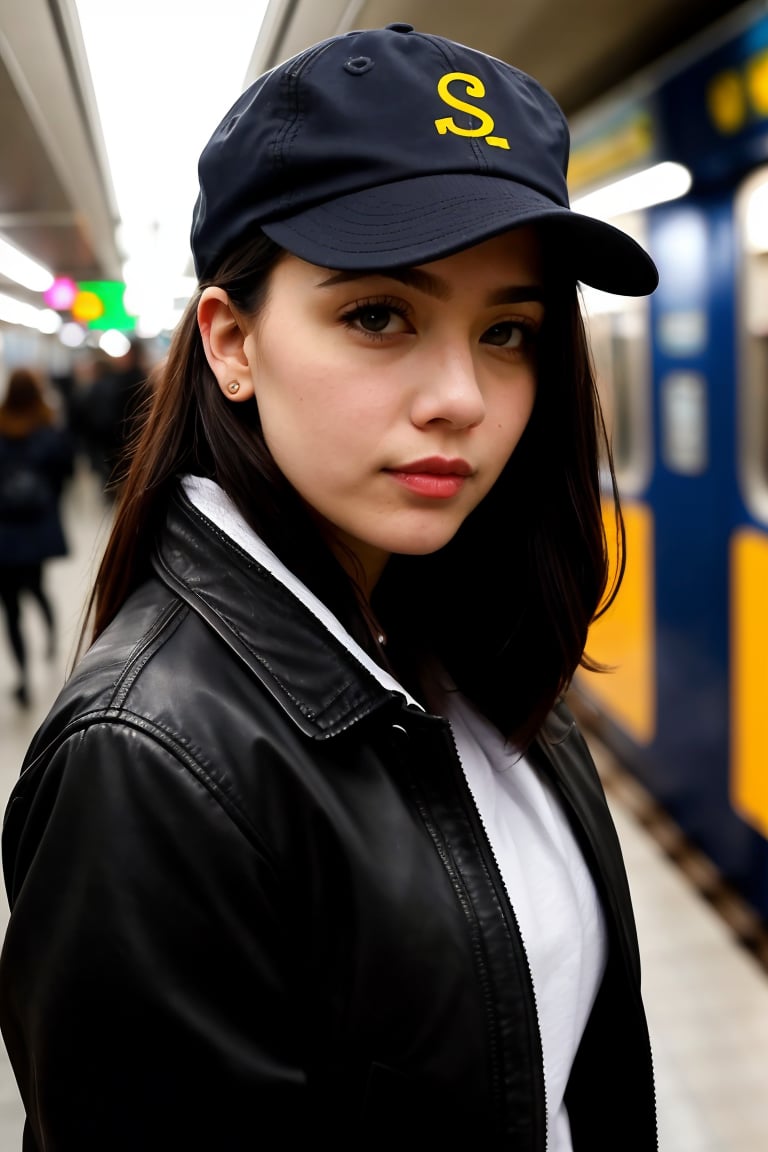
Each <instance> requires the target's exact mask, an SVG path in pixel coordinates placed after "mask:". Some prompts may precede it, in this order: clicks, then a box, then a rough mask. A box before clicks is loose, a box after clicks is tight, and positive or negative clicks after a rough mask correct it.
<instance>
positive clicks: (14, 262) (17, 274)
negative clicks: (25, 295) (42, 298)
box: [0, 237, 53, 292]
mask: <svg viewBox="0 0 768 1152" xmlns="http://www.w3.org/2000/svg"><path fill="white" fill-rule="evenodd" d="M0 274H1V275H3V276H5V277H6V279H8V280H13V281H14V283H16V284H21V285H22V287H23V288H29V289H30V291H31V292H45V291H46V290H47V289H48V288H50V286H51V284H53V273H52V272H51V271H50V269H48V268H44V267H43V265H42V264H38V262H37V261H36V260H33V259H32V257H31V256H27V255H26V253H25V252H22V251H21V250H20V249H19V248H15V247H14V246H13V244H9V243H8V241H7V240H3V239H2V237H0Z"/></svg>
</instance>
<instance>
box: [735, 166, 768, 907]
mask: <svg viewBox="0 0 768 1152" xmlns="http://www.w3.org/2000/svg"><path fill="white" fill-rule="evenodd" d="M735 220H736V237H737V247H738V252H739V257H740V261H739V276H738V281H737V285H738V292H737V300H738V308H737V339H738V371H737V387H736V404H737V413H738V419H737V430H736V437H737V438H736V459H737V463H738V485H739V499H738V501H737V509H736V517H735V524H734V530H733V533H732V536H731V540H730V596H731V614H730V615H731V653H730V656H731V659H730V701H731V749H730V750H731V801H732V804H733V807H734V809H735V810H736V811H737V812H738V813H739V814H740V816H741V817H742V818H743V819H744V820H745V821H746V822H747V823H748V824H749V825H750V827H751V828H753V829H754V830H755V831H756V832H757V833H758V834H759V835H760V837H761V838H762V857H763V867H762V869H759V870H758V869H755V872H756V875H762V876H763V881H762V891H761V892H759V893H758V894H757V896H756V899H757V902H758V904H762V906H763V907H768V843H766V841H768V725H766V701H767V700H768V166H765V167H763V168H760V169H759V170H757V171H756V172H753V173H752V174H751V175H750V176H749V177H748V178H747V179H746V180H745V181H744V183H743V184H742V186H741V188H740V189H739V191H738V194H737V197H736V204H735Z"/></svg>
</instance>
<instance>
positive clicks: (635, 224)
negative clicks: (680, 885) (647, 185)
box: [569, 4, 768, 921]
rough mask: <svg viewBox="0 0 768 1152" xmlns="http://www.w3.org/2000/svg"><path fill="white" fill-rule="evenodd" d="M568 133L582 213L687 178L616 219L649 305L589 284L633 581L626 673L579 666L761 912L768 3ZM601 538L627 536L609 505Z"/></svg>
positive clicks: (675, 811) (616, 728)
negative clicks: (655, 277)
mask: <svg viewBox="0 0 768 1152" xmlns="http://www.w3.org/2000/svg"><path fill="white" fill-rule="evenodd" d="M572 130H573V131H572V136H573V138H572V156H571V166H570V171H569V183H570V187H571V195H572V202H573V204H574V206H575V207H577V208H578V207H580V206H581V205H583V206H584V208H585V210H587V207H588V206H590V207H592V206H594V207H595V208H597V206H598V203H597V201H596V200H592V201H590V199H589V189H590V187H593V186H596V185H598V184H599V185H602V186H604V185H606V183H609V182H611V181H613V180H615V181H619V180H621V179H623V181H624V186H626V183H627V181H626V179H624V178H625V175H626V173H637V172H638V171H641V170H642V171H647V170H648V169H650V170H651V172H652V175H651V183H652V185H655V187H652V191H651V196H650V197H649V199H656V198H657V195H655V194H658V198H660V197H661V196H662V195H663V194H664V193H663V191H662V187H661V185H662V181H663V179H664V178H665V177H666V176H667V175H668V174H669V173H671V174H672V176H673V177H675V176H677V177H678V178H680V177H681V175H682V179H683V180H684V184H682V185H680V187H678V188H677V191H676V194H675V195H674V198H672V199H666V200H665V201H664V202H662V203H656V204H653V205H651V206H648V207H638V208H636V209H635V210H634V211H633V210H632V209H631V207H628V208H627V210H626V211H625V212H624V214H622V215H620V216H618V217H615V218H614V221H613V222H614V223H618V224H619V225H620V226H622V227H624V228H625V229H626V230H627V231H629V232H631V233H632V234H633V235H635V236H636V238H637V239H638V240H639V241H640V242H641V243H642V244H643V245H644V246H645V247H646V248H647V249H648V250H649V251H650V252H651V254H652V255H653V257H654V259H655V261H656V263H657V265H658V268H659V273H660V283H659V287H658V289H657V291H656V292H655V293H654V295H653V296H652V297H651V298H650V299H647V300H645V299H643V300H633V299H629V298H619V299H618V300H616V299H615V298H614V299H613V301H611V300H610V299H609V298H605V299H603V298H601V297H600V296H599V295H598V294H594V293H589V292H588V290H585V297H584V300H585V309H586V312H587V314H588V323H589V327H590V331H591V337H592V344H593V351H594V359H595V365H596V369H597V375H598V381H599V388H600V390H601V392H602V395H603V401H604V408H605V412H606V420H607V423H608V425H609V428H610V431H611V435H612V440H613V448H614V453H615V464H616V471H617V480H618V486H619V490H620V493H621V496H622V504H623V511H624V517H625V524H626V546H625V558H626V574H625V578H624V581H623V584H622V587H621V590H620V593H619V595H618V597H617V599H616V601H615V602H614V604H613V605H612V606H611V607H610V608H609V609H608V610H607V611H606V612H605V613H604V615H603V616H602V617H600V618H599V619H598V620H597V621H596V622H595V623H594V624H593V627H592V630H591V632H590V637H589V642H588V645H587V651H588V652H589V654H590V655H591V656H592V657H593V658H594V659H596V660H599V661H601V662H603V663H605V664H607V665H609V666H610V667H611V669H612V670H611V671H608V672H603V673H587V672H582V671H579V673H578V675H577V680H576V683H575V685H574V690H573V691H574V695H575V698H576V701H577V703H579V702H583V703H585V704H586V706H587V715H588V716H590V717H591V718H592V722H593V723H594V724H595V727H596V728H597V729H598V730H599V733H600V736H601V738H602V739H603V741H604V742H605V743H606V744H607V745H608V746H609V747H610V748H611V749H612V750H613V751H614V753H615V754H616V756H617V758H618V759H619V760H620V761H621V762H622V763H623V764H624V765H625V766H626V767H628V768H629V769H630V771H631V773H632V774H633V775H634V776H635V777H636V778H637V779H638V780H639V781H640V783H641V784H642V785H643V786H644V788H645V789H646V790H647V792H648V793H650V795H651V796H652V797H653V798H654V799H655V800H656V801H657V802H658V804H659V805H660V807H661V808H662V809H663V811H664V812H666V813H668V814H669V815H670V816H671V817H672V819H673V820H674V822H675V823H676V824H677V826H678V828H679V829H680V830H681V831H682V832H683V833H684V835H685V837H686V838H687V840H688V841H689V842H690V844H691V845H693V846H695V847H696V848H698V849H699V850H700V851H701V852H702V853H703V854H704V856H705V857H707V858H708V859H709V860H710V861H711V862H712V863H713V864H714V865H715V868H716V869H717V873H718V875H719V876H720V877H722V879H723V881H724V882H725V883H726V884H727V885H728V886H729V887H730V888H731V889H732V890H733V891H734V892H736V893H737V894H740V896H741V897H742V898H743V899H744V900H745V901H746V902H747V903H748V904H749V906H750V907H751V908H752V909H754V910H755V911H756V912H757V914H758V917H759V918H760V919H761V920H762V921H766V920H768V9H767V8H766V5H765V4H759V5H757V4H751V5H746V6H743V7H741V8H739V9H738V11H735V12H734V13H733V14H732V15H731V16H729V17H727V18H725V19H724V20H722V21H721V22H719V23H718V24H717V25H715V26H714V27H713V29H711V30H710V31H708V32H706V33H704V34H702V35H701V36H700V37H698V38H697V39H695V40H694V41H692V42H691V43H689V44H688V45H686V46H685V48H683V49H682V50H679V51H677V52H676V53H675V54H674V55H670V56H668V57H666V58H664V59H662V60H661V61H660V62H659V63H658V64H657V65H654V66H653V68H652V69H651V70H648V71H646V72H644V73H642V74H641V75H639V76H638V77H636V78H635V79H634V80H633V81H630V82H627V84H626V85H625V86H623V87H620V88H617V89H614V90H613V91H612V93H611V94H609V95H608V96H606V97H604V98H603V99H601V100H600V101H599V103H597V104H595V105H593V106H591V107H590V108H589V109H585V110H584V111H583V113H582V114H580V115H579V116H578V117H576V118H574V120H573V122H572ZM673 165H674V166H675V167H671V166H673ZM686 184H687V185H688V190H687V191H684V192H682V194H680V193H681V191H682V189H683V188H684V187H685V185H686ZM614 187H616V188H618V187H620V185H618V184H616V185H614ZM641 195H642V193H641ZM640 203H642V201H640ZM619 210H620V211H621V208H620V206H619ZM607 507H608V501H606V508H607ZM606 528H607V532H608V534H609V538H610V540H611V541H612V543H613V544H615V543H616V529H615V527H614V524H613V519H612V516H609V515H608V514H606Z"/></svg>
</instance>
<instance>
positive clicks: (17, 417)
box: [0, 368, 56, 439]
mask: <svg viewBox="0 0 768 1152" xmlns="http://www.w3.org/2000/svg"><path fill="white" fill-rule="evenodd" d="M55 421H56V412H55V409H54V408H53V407H52V406H51V405H50V404H49V403H48V401H47V400H46V398H45V384H44V381H43V378H42V376H40V375H39V374H38V373H37V372H35V371H34V370H33V369H31V368H14V370H13V371H12V372H11V374H10V376H9V377H8V385H7V388H6V392H5V396H4V398H3V401H2V403H0V436H8V437H10V438H11V439H21V438H22V437H24V436H29V434H30V432H34V431H35V430H36V429H38V428H47V427H48V426H49V425H51V424H54V423H55Z"/></svg>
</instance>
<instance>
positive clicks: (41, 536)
mask: <svg viewBox="0 0 768 1152" xmlns="http://www.w3.org/2000/svg"><path fill="white" fill-rule="evenodd" d="M72 463H73V459H72V443H71V439H70V436H69V431H68V429H67V427H66V425H65V424H64V423H63V422H61V420H60V419H59V413H58V411H57V407H56V406H55V405H54V404H53V403H52V402H51V401H50V400H49V398H48V397H47V395H46V389H45V385H44V382H43V379H42V377H41V376H40V375H39V374H38V373H36V372H35V371H33V370H32V369H30V368H25V367H20V368H16V369H14V370H13V371H12V372H11V373H10V376H9V377H8V384H7V389H6V393H5V397H4V399H3V401H2V403H0V603H2V607H3V613H4V616H5V624H6V629H7V634H8V640H9V643H10V647H11V651H12V653H13V656H14V659H15V662H16V666H17V669H18V682H17V684H16V686H15V688H14V690H13V694H14V697H15V699H16V700H17V702H18V703H19V704H21V705H22V706H26V705H27V704H29V675H28V671H29V670H28V659H27V645H26V642H25V639H24V634H23V631H22V624H21V600H22V596H23V594H24V593H28V594H29V595H30V596H31V597H33V599H34V600H36V601H37V604H38V605H39V607H40V610H41V611H42V614H43V617H44V620H45V624H46V628H47V633H48V646H47V655H48V658H49V659H52V658H53V657H54V656H55V654H56V640H57V637H56V622H55V620H54V613H53V607H52V605H51V602H50V599H49V598H48V595H47V594H46V592H45V590H44V587H43V566H44V564H45V561H46V560H49V559H51V558H52V557H54V556H65V555H66V554H67V551H68V548H67V542H66V539H65V536H64V529H63V526H62V521H61V511H60V500H61V494H62V490H63V486H64V482H65V480H66V479H67V478H68V477H69V476H70V475H71V473H72Z"/></svg>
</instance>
